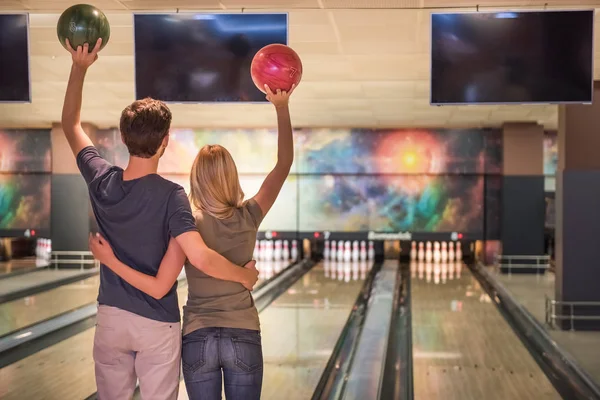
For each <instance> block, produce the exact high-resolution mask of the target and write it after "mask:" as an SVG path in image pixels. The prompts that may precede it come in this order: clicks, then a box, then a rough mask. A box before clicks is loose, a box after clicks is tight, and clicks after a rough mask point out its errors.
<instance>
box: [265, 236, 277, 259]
mask: <svg viewBox="0 0 600 400" xmlns="http://www.w3.org/2000/svg"><path fill="white" fill-rule="evenodd" d="M274 255H275V254H274V251H273V241H272V240H267V254H266V257H267V261H271V260H273V256H274Z"/></svg>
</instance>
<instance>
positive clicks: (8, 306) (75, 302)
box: [0, 275, 100, 336]
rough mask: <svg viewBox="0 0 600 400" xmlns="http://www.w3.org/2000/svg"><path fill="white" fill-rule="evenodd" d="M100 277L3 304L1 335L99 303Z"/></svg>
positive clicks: (0, 323)
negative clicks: (97, 301)
mask: <svg viewBox="0 0 600 400" xmlns="http://www.w3.org/2000/svg"><path fill="white" fill-rule="evenodd" d="M99 285H100V277H99V276H98V275H96V276H93V277H91V278H88V279H84V280H82V281H78V282H75V283H71V284H68V285H63V286H59V287H57V288H56V289H51V290H47V291H45V292H41V293H38V294H35V295H32V296H27V297H22V298H20V299H16V300H13V301H9V302H7V303H2V304H0V336H3V335H6V334H7V333H9V332H13V331H16V330H18V329H22V328H24V327H26V326H29V325H32V324H35V323H37V322H40V321H43V320H46V319H48V318H52V317H55V316H57V315H59V314H62V313H64V312H67V311H70V310H74V309H75V308H78V307H81V306H84V305H86V304H90V303H93V302H95V301H96V297H97V296H98V287H99Z"/></svg>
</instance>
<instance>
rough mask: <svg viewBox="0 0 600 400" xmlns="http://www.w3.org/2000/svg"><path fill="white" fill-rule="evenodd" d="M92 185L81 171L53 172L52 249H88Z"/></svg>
mask: <svg viewBox="0 0 600 400" xmlns="http://www.w3.org/2000/svg"><path fill="white" fill-rule="evenodd" d="M87 199H88V189H87V185H86V184H85V181H84V180H83V178H82V177H81V175H79V174H77V175H75V174H65V175H52V208H51V210H52V211H51V229H52V250H56V251H86V250H88V240H87V236H88V232H89V231H90V227H89V218H88V214H89V201H88V200H87Z"/></svg>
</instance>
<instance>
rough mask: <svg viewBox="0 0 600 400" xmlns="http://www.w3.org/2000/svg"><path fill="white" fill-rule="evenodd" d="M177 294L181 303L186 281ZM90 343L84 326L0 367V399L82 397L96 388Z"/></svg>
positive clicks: (90, 336) (91, 333)
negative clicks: (49, 345)
mask: <svg viewBox="0 0 600 400" xmlns="http://www.w3.org/2000/svg"><path fill="white" fill-rule="evenodd" d="M95 294H97V292H95ZM177 295H178V296H179V304H180V306H183V304H184V302H185V300H186V299H187V283H181V284H180V285H179V288H178V290H177ZM93 343H94V329H88V330H85V331H83V332H81V333H79V334H77V335H75V336H73V337H71V338H69V339H67V340H64V341H62V342H59V343H57V344H55V345H54V346H51V347H47V348H45V349H44V350H41V351H39V352H37V353H35V354H33V355H31V356H29V357H27V358H24V359H22V360H20V361H18V362H16V363H14V364H11V365H9V366H7V367H4V368H2V369H0V382H2V384H0V399H2V400H13V399H14V400H22V399H57V400H58V399H60V400H81V399H85V398H86V397H88V396H89V395H90V394H92V393H94V392H95V391H96V382H95V380H94V360H93V359H92V344H93Z"/></svg>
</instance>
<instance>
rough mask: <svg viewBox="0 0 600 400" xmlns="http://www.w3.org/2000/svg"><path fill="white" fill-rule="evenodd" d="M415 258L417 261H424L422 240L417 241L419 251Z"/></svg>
mask: <svg viewBox="0 0 600 400" xmlns="http://www.w3.org/2000/svg"><path fill="white" fill-rule="evenodd" d="M417 258H418V259H419V261H425V246H424V245H423V242H419V252H418V256H417Z"/></svg>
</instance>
